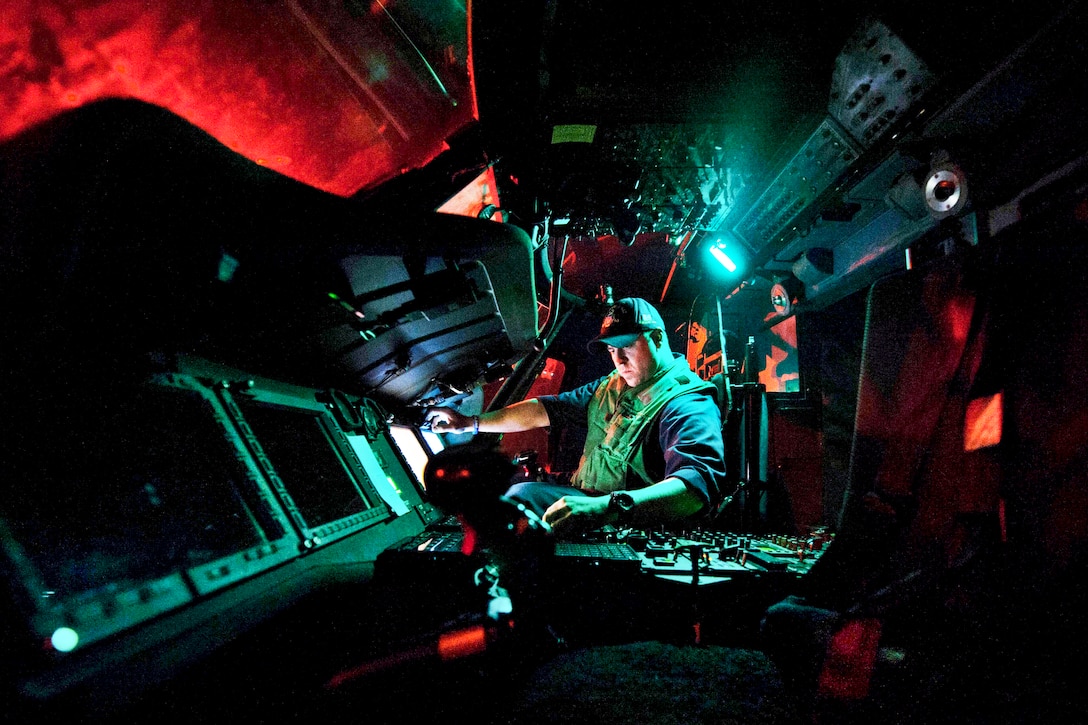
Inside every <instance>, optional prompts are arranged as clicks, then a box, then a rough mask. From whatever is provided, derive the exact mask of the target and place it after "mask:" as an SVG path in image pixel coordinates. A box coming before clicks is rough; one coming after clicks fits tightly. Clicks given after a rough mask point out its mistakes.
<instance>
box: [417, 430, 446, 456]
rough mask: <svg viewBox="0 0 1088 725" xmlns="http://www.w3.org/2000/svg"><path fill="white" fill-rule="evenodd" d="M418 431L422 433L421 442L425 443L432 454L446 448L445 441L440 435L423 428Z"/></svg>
mask: <svg viewBox="0 0 1088 725" xmlns="http://www.w3.org/2000/svg"><path fill="white" fill-rule="evenodd" d="M420 433H421V434H422V435H423V442H424V443H426V444H427V448H428V450H430V452H431V453H432V454H433V453H438V452H439V451H442V450H445V449H446V442H445V441H444V440H442V436H440V435H438V434H437V433H435V432H434V431H430V430H424V431H420Z"/></svg>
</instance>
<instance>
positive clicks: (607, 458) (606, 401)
mask: <svg viewBox="0 0 1088 725" xmlns="http://www.w3.org/2000/svg"><path fill="white" fill-rule="evenodd" d="M712 387H713V386H712V385H711V384H710V383H708V382H706V381H705V380H702V379H700V378H699V377H698V376H697V375H696V374H695V373H693V372H692V371H691V368H689V367H688V362H687V360H686V359H684V358H677V359H675V360H673V362H672V365H670V366H668V367H666V368H665V369H664V370H663V371H661V372H660V373H658V374H657V375H655V376H654V377H653V378H651V379H650V380H648V381H647V382H645V383H643V384H642V385H639V386H638V387H636V388H632V387H629V386H628V385H627V383H626V382H624V380H623V378H621V377H620V376H619V375H618V374H617V373H615V372H613V373H612V374H611V375H609V376H608V377H607V378H605V379H604V380H603V381H601V385H600V387H598V388H597V390H596V392H594V394H593V399H592V400H591V401H590V403H589V410H588V411H587V423H588V425H589V431H588V433H587V434H586V444H585V448H584V449H583V451H582V460H581V461H580V462H579V464H578V470H577V471H575V473H574V476H573V477H572V478H571V481H572V482H573V484H574V485H575V486H578V487H579V488H586V489H591V490H594V491H600V492H602V493H609V492H611V491H619V490H622V489H624V488H627V473H628V470H630V471H632V472H634V473H635V475H636V476H638V478H639V479H641V480H642V481H643V482H644V484H645V485H647V486H648V485H650V484H653V483H657V481H655V480H653V479H652V478H651V476H650V474H649V473H647V471H646V466H645V463H644V462H643V460H642V436H643V433H645V431H646V427H647V426H648V425H649V424H650V423H651V422H652V421H653V420H654V418H655V417H656V416H657V414H658V413H659V412H660V411H661V408H662V407H664V405H665V404H666V403H668V402H669V401H670V400H672V399H673V398H675V397H676V396H678V395H683V394H684V393H690V392H693V391H697V390H709V389H710V388H712Z"/></svg>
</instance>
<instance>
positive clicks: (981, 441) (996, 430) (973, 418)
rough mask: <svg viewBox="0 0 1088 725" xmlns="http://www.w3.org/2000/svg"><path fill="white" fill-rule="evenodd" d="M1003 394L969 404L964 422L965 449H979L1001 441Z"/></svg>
mask: <svg viewBox="0 0 1088 725" xmlns="http://www.w3.org/2000/svg"><path fill="white" fill-rule="evenodd" d="M1002 397H1003V396H1002V395H1001V393H997V394H996V395H991V396H989V397H986V398H978V399H976V400H972V401H970V402H969V403H968V404H967V414H966V415H965V416H964V423H963V450H965V451H977V450H978V449H980V448H986V447H988V446H996V445H997V444H998V443H1000V442H1001V428H1002V415H1001V411H1002Z"/></svg>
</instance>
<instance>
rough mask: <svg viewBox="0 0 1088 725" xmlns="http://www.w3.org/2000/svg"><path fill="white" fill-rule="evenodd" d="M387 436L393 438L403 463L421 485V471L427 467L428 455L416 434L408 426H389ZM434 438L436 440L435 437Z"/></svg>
mask: <svg viewBox="0 0 1088 725" xmlns="http://www.w3.org/2000/svg"><path fill="white" fill-rule="evenodd" d="M389 434H390V435H391V436H392V437H393V442H394V443H396V444H397V448H399V449H400V452H401V455H403V456H404V460H405V462H406V463H407V464H408V467H409V468H410V469H411V470H412V473H413V474H414V475H415V477H416V481H418V482H419V483H420V484H421V485H422V484H423V471H424V469H425V468H426V467H427V461H428V460H430V455H429V454H428V453H427V450H426V449H425V448H424V447H423V443H422V442H421V441H420V439H419V437H418V436H416V432H415V431H414V430H413V429H412V428H409V427H408V426H404V425H391V426H389ZM431 435H434V434H433V433H432V434H431ZM435 437H436V438H437V436H435Z"/></svg>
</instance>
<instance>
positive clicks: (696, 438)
mask: <svg viewBox="0 0 1088 725" xmlns="http://www.w3.org/2000/svg"><path fill="white" fill-rule="evenodd" d="M658 443H659V445H660V446H661V453H662V457H663V458H664V461H665V470H664V471H663V476H662V478H676V479H679V480H681V481H683V482H684V483H685V484H686V485H687V486H688V487H689V488H691V489H692V490H693V491H695V492H696V493H698V494H699V495H700V497H701V498H702V499H703V502H704V503H705V504H707V505H708V506H716V505H717V502H718V499H719V497H720V495H721V494H720V491H719V482H721V481H723V480H724V479H725V446H724V442H723V440H722V424H721V413H720V412H719V410H718V406H717V404H716V403H715V402H714V399H713V398H712V397H710V395H708V394H705V393H688V394H686V395H681V396H679V397H677V398H676V399H675V400H672V401H670V402H669V403H668V404H666V406H665V407H664V408H663V409H662V411H661V416H660V419H659V428H658ZM647 458H649V457H648V456H647Z"/></svg>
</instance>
